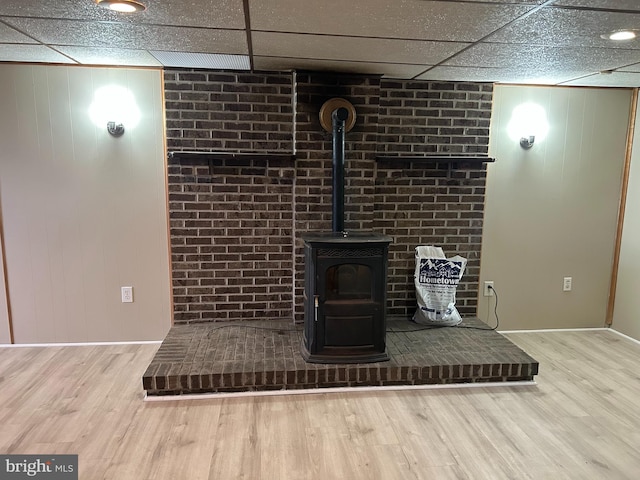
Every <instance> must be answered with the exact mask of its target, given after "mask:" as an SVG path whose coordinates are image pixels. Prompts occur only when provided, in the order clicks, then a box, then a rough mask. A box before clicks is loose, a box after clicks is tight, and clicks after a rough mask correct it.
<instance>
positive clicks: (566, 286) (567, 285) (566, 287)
mask: <svg viewBox="0 0 640 480" xmlns="http://www.w3.org/2000/svg"><path fill="white" fill-rule="evenodd" d="M572 284H573V278H572V277H564V280H563V281H562V291H563V292H570V291H571V287H572V286H573V285H572Z"/></svg>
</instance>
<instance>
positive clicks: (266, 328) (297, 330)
mask: <svg viewBox="0 0 640 480" xmlns="http://www.w3.org/2000/svg"><path fill="white" fill-rule="evenodd" d="M247 323H248V322H247ZM233 327H238V328H253V329H254V330H269V331H272V332H301V331H302V327H301V328H278V327H259V326H257V325H247V324H241V323H227V324H224V325H216V326H214V327H211V328H210V329H211V330H219V329H221V328H233Z"/></svg>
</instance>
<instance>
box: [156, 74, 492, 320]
mask: <svg viewBox="0 0 640 480" xmlns="http://www.w3.org/2000/svg"><path fill="white" fill-rule="evenodd" d="M165 89H166V97H167V99H168V103H167V108H168V111H167V116H168V120H167V122H168V135H169V138H168V145H169V149H170V150H175V151H185V150H197V151H201V152H202V151H214V152H216V151H217V152H227V153H231V152H234V153H243V154H245V156H244V160H243V157H241V156H239V157H238V158H228V159H226V160H219V159H218V160H207V161H206V162H204V163H202V164H200V165H196V164H192V163H189V162H190V160H188V159H187V158H188V156H187V157H184V156H182V159H179V158H180V157H181V156H180V155H179V156H177V157H176V159H174V160H172V163H171V167H170V175H169V189H170V200H171V203H170V215H171V243H172V245H173V257H172V260H173V262H172V265H173V276H174V280H173V282H174V283H173V291H174V302H175V308H174V315H175V318H176V321H178V322H191V321H208V320H218V319H221V320H224V319H229V318H247V319H262V318H265V317H287V318H289V317H293V318H294V319H295V320H296V321H302V319H303V308H302V305H303V302H302V294H303V281H304V260H303V255H302V240H301V235H302V234H303V233H305V232H308V231H322V230H330V229H331V211H332V210H331V201H332V195H331V190H332V180H331V178H332V160H331V159H332V150H331V141H332V138H331V133H329V132H325V131H324V130H323V129H322V127H321V126H320V121H319V117H318V114H319V111H320V108H321V106H322V105H323V103H324V102H325V101H326V100H328V99H330V98H332V97H342V98H346V99H348V100H349V101H350V102H351V103H352V104H353V105H354V106H355V108H356V112H357V120H356V124H355V126H354V128H353V129H352V130H351V131H350V132H348V133H347V135H346V142H345V143H346V145H345V164H346V165H345V167H346V168H345V216H346V219H345V227H346V229H347V230H377V231H382V232H384V233H387V234H388V235H391V236H392V237H393V238H394V242H393V244H392V245H391V247H390V252H391V253H390V263H389V265H390V276H389V286H388V289H389V303H388V312H389V314H392V315H401V316H410V315H411V314H412V313H413V310H414V309H415V304H416V302H415V292H414V286H413V270H414V265H415V263H414V262H415V260H414V248H415V247H416V246H417V245H423V244H437V245H441V246H442V247H443V248H444V249H445V251H446V253H447V254H449V255H451V256H453V255H455V254H456V253H459V254H461V255H464V256H465V257H467V258H468V259H469V267H468V270H467V273H466V275H465V277H464V279H463V282H462V285H461V286H460V289H459V291H460V295H459V302H458V305H459V308H460V310H461V312H462V313H463V314H466V315H473V314H475V310H476V302H477V295H476V292H477V288H478V273H479V258H480V239H481V232H482V211H483V204H484V181H485V173H486V167H485V166H484V165H471V164H468V163H464V162H459V163H456V164H455V165H454V166H452V167H451V168H449V167H447V166H446V165H445V166H443V165H438V164H436V163H433V162H431V163H426V164H423V163H412V162H407V161H402V160H397V159H396V160H393V159H392V160H380V159H379V158H378V156H386V157H388V156H394V157H397V156H399V155H424V154H433V153H436V154H439V155H451V154H454V155H459V154H463V155H465V154H466V155H477V154H480V155H486V152H487V148H488V129H489V120H490V115H491V97H492V87H491V85H488V84H474V83H460V82H398V81H389V80H381V79H380V78H379V77H377V76H353V75H352V76H349V75H338V74H328V73H309V72H297V73H295V74H291V73H273V74H226V73H224V72H223V73H221V72H217V73H212V72H205V71H196V70H169V71H167V72H165ZM204 92H206V93H204ZM287 92H288V93H290V95H287ZM292 106H293V107H294V109H293V110H292V109H291V108H292ZM194 116H197V117H198V118H197V119H195V118H193V117H194ZM223 116H224V117H225V120H222V119H221V117H223ZM214 121H215V122H218V123H215V125H214V124H213V123H212V122H214ZM267 126H269V127H267ZM250 131H255V132H256V136H257V137H259V138H257V139H250V138H249V137H248V136H247V134H248V132H250ZM265 131H270V132H272V134H273V135H276V133H277V136H271V137H269V136H268V135H267V136H265V133H264V132H265ZM286 134H290V135H292V136H291V137H286ZM289 139H290V141H288V140H289ZM253 140H256V141H253ZM276 140H277V141H278V142H279V143H275V141H276ZM249 152H251V155H249V156H246V154H247V153H249ZM274 153H275V154H283V155H292V154H295V158H294V157H293V156H291V157H290V160H288V161H285V162H284V163H283V162H282V158H277V156H276V158H274V156H273V154H274ZM261 154H262V156H261ZM191 158H197V157H191ZM239 162H240V163H239ZM242 162H244V163H242ZM252 172H253V173H252ZM234 199H235V200H234ZM236 200H237V201H236ZM289 215H291V217H289ZM289 218H291V221H292V224H291V226H290V227H289V226H287V224H286V222H288V221H289ZM198 242H201V243H200V244H199V246H196V244H198ZM287 255H290V257H287ZM273 259H277V260H276V263H272V260H273ZM259 264H260V265H265V266H266V268H268V269H272V270H273V271H274V272H277V273H278V275H276V276H278V279H277V280H278V281H277V282H275V279H274V278H273V275H271V276H270V275H269V274H267V273H265V272H263V273H262V274H261V275H258V277H256V266H257V265H259ZM280 273H282V274H283V275H282V276H280V275H279V274H280ZM256 278H266V279H267V281H268V282H271V283H270V287H269V288H271V289H272V290H271V291H267V290H265V289H266V288H267V287H266V286H265V285H261V286H258V285H256V284H255V281H256ZM265 302H266V303H265ZM286 303H288V305H289V308H288V309H287V308H284V306H285V304H286ZM237 306H240V307H241V311H235V312H234V308H235V307H237Z"/></svg>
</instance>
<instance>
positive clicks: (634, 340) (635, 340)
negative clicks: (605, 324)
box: [607, 328, 640, 345]
mask: <svg viewBox="0 0 640 480" xmlns="http://www.w3.org/2000/svg"><path fill="white" fill-rule="evenodd" d="M607 330H609V331H610V332H611V333H615V334H616V335H620V336H621V337H624V338H626V339H627V340H631V341H632V342H633V343H637V344H638V345H640V340H638V339H637V338H633V337H630V336H629V335H625V334H624V333H621V332H619V331H618V330H616V329H614V328H608V329H607Z"/></svg>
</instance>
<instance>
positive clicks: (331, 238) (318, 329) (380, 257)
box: [302, 99, 392, 363]
mask: <svg viewBox="0 0 640 480" xmlns="http://www.w3.org/2000/svg"><path fill="white" fill-rule="evenodd" d="M332 105H335V106H336V107H337V108H334V107H333V106H332ZM341 105H347V106H350V107H351V111H349V110H348V109H347V108H345V107H344V106H341ZM327 107H328V108H329V109H330V110H329V111H331V130H332V133H333V209H332V213H333V218H332V228H333V231H331V232H319V233H308V234H306V235H303V236H302V239H303V240H304V250H305V287H304V338H303V341H302V357H303V358H304V359H305V360H306V361H308V362H313V363H365V362H381V361H384V360H389V357H388V356H387V353H386V344H385V339H386V323H387V322H386V307H387V253H388V250H389V243H391V240H392V239H391V237H389V236H387V235H382V234H379V233H368V232H346V231H345V230H344V136H345V122H346V121H347V120H350V123H351V126H353V123H354V122H355V109H353V105H351V104H350V103H349V102H348V101H346V100H342V99H331V100H328V101H327V102H325V105H323V107H322V109H321V113H320V117H321V118H320V120H321V123H324V121H323V113H322V110H323V109H325V108H327ZM323 127H324V128H325V129H327V130H328V125H323Z"/></svg>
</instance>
